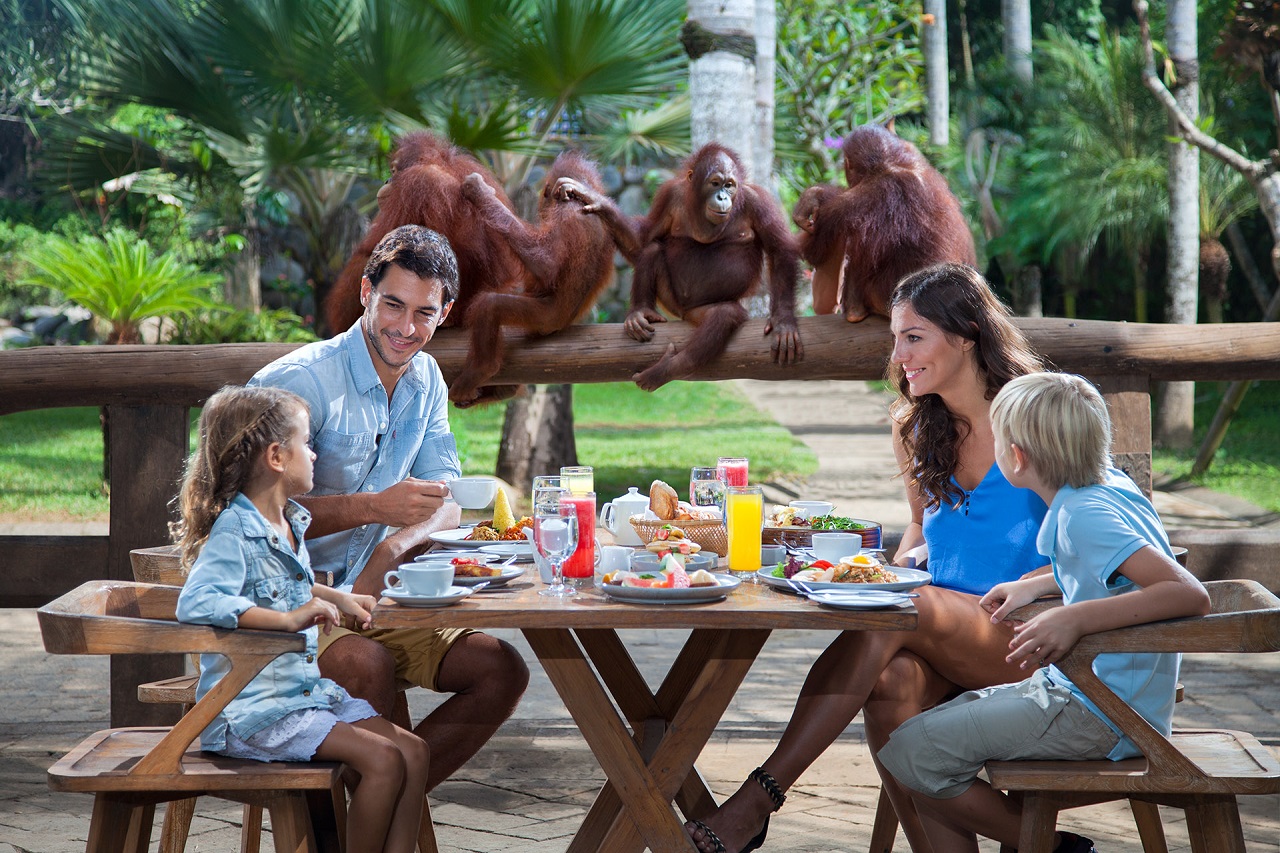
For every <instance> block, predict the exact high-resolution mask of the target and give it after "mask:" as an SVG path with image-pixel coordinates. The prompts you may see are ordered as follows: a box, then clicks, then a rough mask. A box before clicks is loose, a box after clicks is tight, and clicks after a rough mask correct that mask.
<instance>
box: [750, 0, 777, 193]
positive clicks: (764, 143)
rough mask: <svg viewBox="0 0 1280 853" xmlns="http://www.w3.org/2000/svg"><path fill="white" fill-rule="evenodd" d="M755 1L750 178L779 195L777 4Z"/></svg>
mask: <svg viewBox="0 0 1280 853" xmlns="http://www.w3.org/2000/svg"><path fill="white" fill-rule="evenodd" d="M755 4H756V117H755V150H754V152H753V153H752V160H753V161H754V166H753V168H752V171H751V179H752V180H753V181H754V182H755V183H757V184H759V185H760V186H762V187H764V188H765V189H767V190H768V191H769V192H770V193H772V194H774V195H777V192H778V188H777V181H775V180H774V177H773V114H774V102H775V101H776V98H777V96H776V85H775V76H776V75H775V74H774V66H775V64H776V54H777V45H778V5H777V3H776V2H774V0H755Z"/></svg>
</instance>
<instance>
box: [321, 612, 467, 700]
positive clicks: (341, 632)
mask: <svg viewBox="0 0 1280 853" xmlns="http://www.w3.org/2000/svg"><path fill="white" fill-rule="evenodd" d="M474 633H475V631H473V630H472V629H470V628H371V629H369V630H367V631H350V630H348V629H346V628H333V629H332V630H330V631H329V633H328V634H327V635H326V634H325V633H324V632H323V631H321V632H320V643H319V654H320V655H322V656H323V655H324V653H325V650H326V649H327V648H329V646H331V645H333V643H334V641H335V640H340V639H342V638H343V637H345V636H347V635H348V634H359V635H360V636H362V637H368V638H369V639H370V640H373V641H374V642H377V643H379V644H380V645H382V646H383V647H384V648H385V649H386V650H387V651H389V652H391V656H392V657H393V658H394V659H395V662H396V678H398V679H400V680H401V681H407V682H409V683H410V684H416V685H418V686H419V687H425V688H427V689H428V690H434V691H436V692H437V693H438V692H440V691H439V688H438V687H437V686H436V681H437V679H438V678H439V677H440V664H441V663H442V662H443V661H444V656H445V655H446V654H448V653H449V649H451V648H453V644H454V643H456V642H457V641H458V640H460V639H462V638H463V637H465V636H466V635H467V634H474Z"/></svg>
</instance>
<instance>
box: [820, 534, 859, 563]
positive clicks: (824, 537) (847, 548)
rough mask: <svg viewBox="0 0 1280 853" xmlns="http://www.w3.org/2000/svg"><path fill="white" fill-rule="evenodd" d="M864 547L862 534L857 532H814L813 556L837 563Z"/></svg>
mask: <svg viewBox="0 0 1280 853" xmlns="http://www.w3.org/2000/svg"><path fill="white" fill-rule="evenodd" d="M861 549H862V536H861V535H860V534H857V533H815V534H813V556H815V557H817V558H818V559H819V560H826V561H827V562H829V563H835V562H838V561H839V560H840V558H841V557H851V556H853V555H854V554H856V553H858V551H860V550H861Z"/></svg>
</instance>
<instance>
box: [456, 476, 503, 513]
mask: <svg viewBox="0 0 1280 853" xmlns="http://www.w3.org/2000/svg"><path fill="white" fill-rule="evenodd" d="M445 485H446V486H448V487H449V493H450V494H451V495H453V499H454V500H455V501H457V502H458V506H460V507H462V508H463V509H484V508H485V507H487V506H488V505H489V504H491V503H493V498H494V496H495V495H497V494H498V481H497V480H495V479H493V478H492V477H458V478H457V479H455V480H448V481H446V482H445Z"/></svg>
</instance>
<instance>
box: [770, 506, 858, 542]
mask: <svg viewBox="0 0 1280 853" xmlns="http://www.w3.org/2000/svg"><path fill="white" fill-rule="evenodd" d="M824 531H826V532H844V533H859V534H861V535H862V547H863V548H879V547H880V544H881V528H880V524H879V522H875V521H870V520H868V519H865V518H849V517H847V516H843V515H815V516H812V517H810V518H804V517H803V516H802V515H801V514H799V513H797V511H796V508H795V507H788V506H779V507H774V509H773V512H771V513H770V514H769V516H768V517H767V518H766V519H765V526H764V529H763V531H762V532H761V540H762V541H763V542H764V544H766V545H770V544H772V545H790V546H791V547H792V548H807V547H809V543H810V540H811V538H812V537H813V534H814V533H819V532H824Z"/></svg>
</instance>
